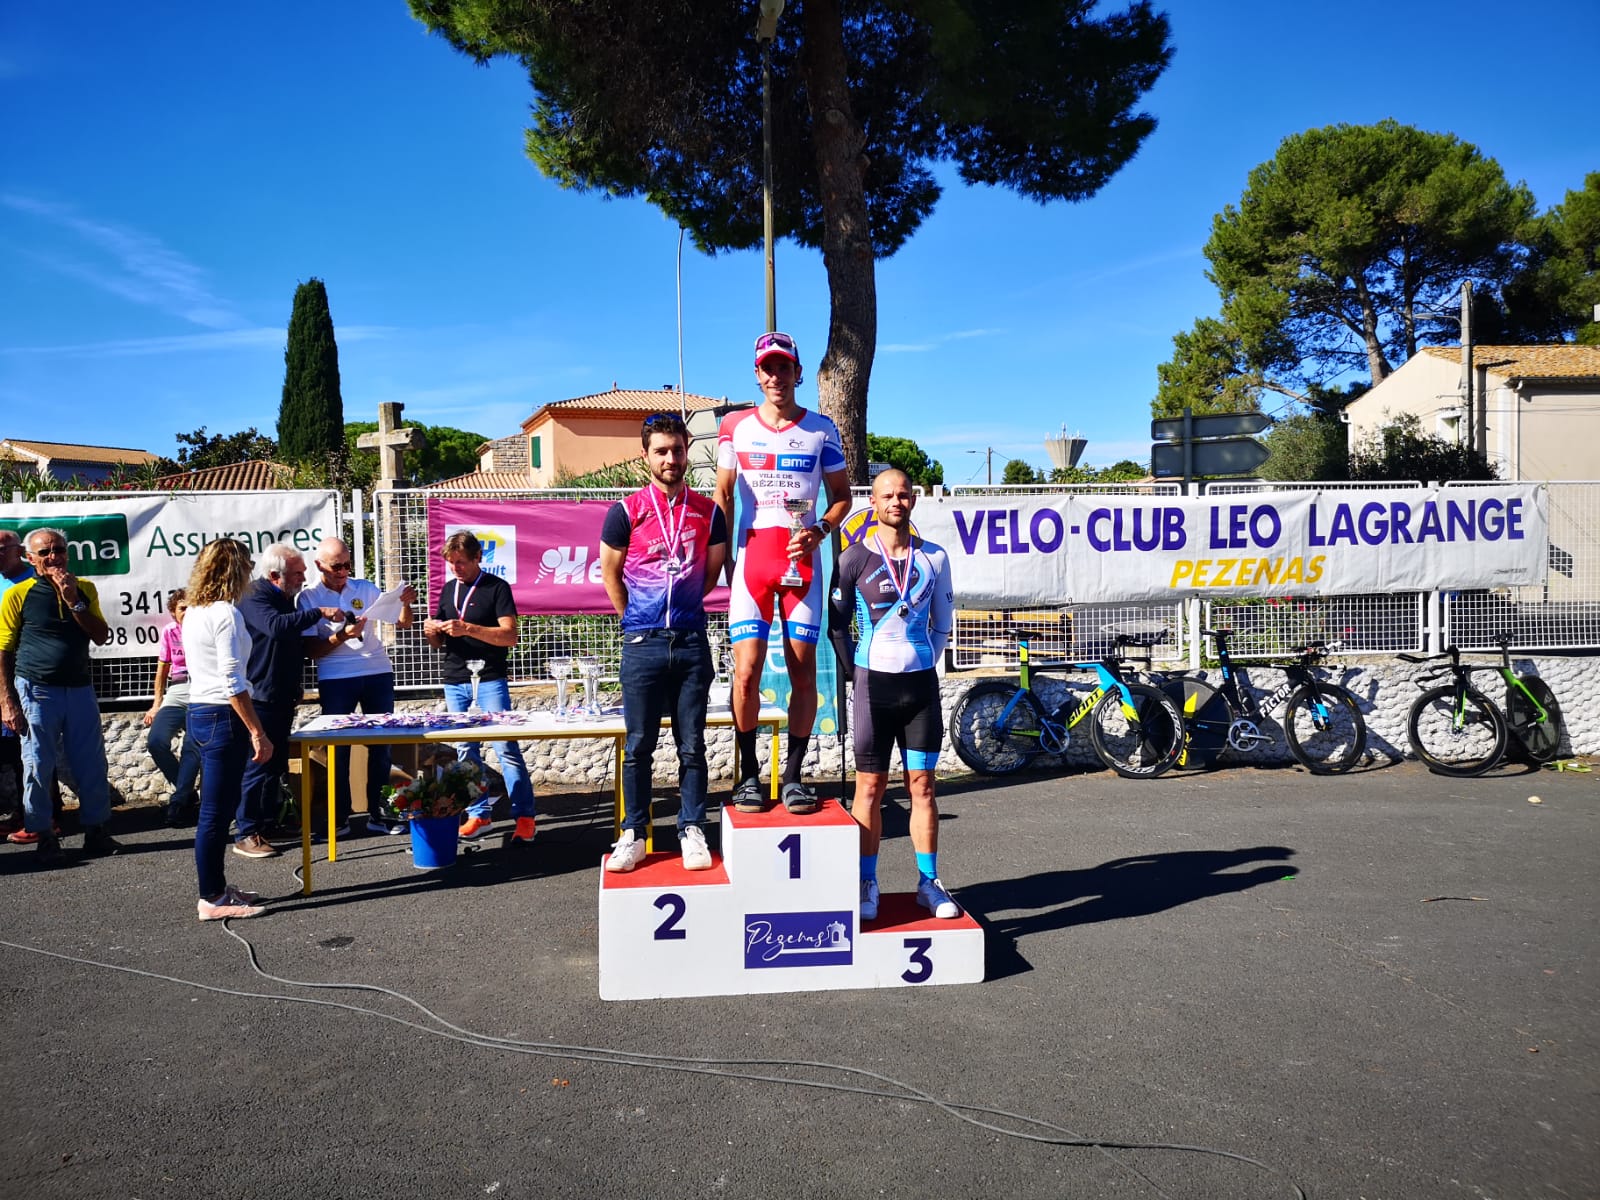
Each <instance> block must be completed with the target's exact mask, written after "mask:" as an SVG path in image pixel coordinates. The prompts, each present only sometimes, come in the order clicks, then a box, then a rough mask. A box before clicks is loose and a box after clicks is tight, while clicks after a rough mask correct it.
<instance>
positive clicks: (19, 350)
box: [0, 325, 395, 358]
mask: <svg viewBox="0 0 1600 1200" xmlns="http://www.w3.org/2000/svg"><path fill="white" fill-rule="evenodd" d="M394 332H395V331H394V330H393V329H392V328H390V327H389V326H386V325H347V326H343V327H341V328H337V329H335V330H334V336H335V338H336V339H337V340H338V341H339V343H340V344H341V345H347V344H353V343H355V342H366V341H374V340H377V339H379V338H385V337H389V336H390V335H392V334H393V333H394ZM287 340H288V330H287V329H286V328H282V327H279V326H256V327H254V328H251V329H226V330H219V331H217V332H215V333H184V334H176V335H173V336H170V337H150V338H120V339H117V340H114V341H109V342H80V343H76V344H73V345H65V346H0V354H10V355H39V356H44V355H70V356H72V357H74V358H138V357H144V356H146V355H152V354H200V353H206V352H210V351H216V350H255V349H260V348H271V349H276V350H280V351H281V350H282V349H283V346H284V343H285V342H286V341H287Z"/></svg>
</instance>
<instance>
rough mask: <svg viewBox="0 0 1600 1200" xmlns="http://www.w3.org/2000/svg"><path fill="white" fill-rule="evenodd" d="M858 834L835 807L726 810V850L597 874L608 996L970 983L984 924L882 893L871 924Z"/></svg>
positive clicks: (654, 859)
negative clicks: (703, 867)
mask: <svg viewBox="0 0 1600 1200" xmlns="http://www.w3.org/2000/svg"><path fill="white" fill-rule="evenodd" d="M859 839H860V833H859V830H858V828H857V826H856V823H855V821H854V820H853V819H852V818H851V817H850V815H849V814H848V813H846V812H845V811H844V810H843V809H842V808H841V807H840V806H839V804H838V803H837V802H836V801H833V800H828V801H825V802H824V804H823V807H822V809H821V811H820V812H817V813H815V814H812V815H811V816H805V817H792V816H790V815H789V814H788V813H787V812H785V811H784V809H783V808H782V807H781V806H777V807H775V808H773V809H769V810H768V811H767V812H764V813H756V814H750V813H741V812H737V811H735V810H734V809H733V808H732V807H731V806H730V807H728V808H725V809H724V810H723V815H722V857H721V858H720V859H717V860H716V861H715V862H714V865H713V867H712V869H711V870H709V871H685V870H684V869H683V867H682V865H681V863H680V861H679V858H678V855H676V854H652V855H649V856H647V857H646V859H645V861H644V862H643V863H642V864H641V865H640V866H639V867H638V868H637V869H636V870H634V871H631V872H628V873H626V874H620V875H613V874H610V873H608V872H606V870H605V869H604V866H603V864H602V867H601V871H600V956H599V957H600V996H601V998H602V999H605V1000H648V999H657V998H661V997H667V996H734V995H743V994H750V993H762V992H798V991H822V990H831V989H840V988H871V987H917V986H921V985H923V984H944V983H975V982H978V981H980V980H982V978H983V930H982V929H981V928H980V927H979V925H978V923H977V922H976V921H974V920H973V919H972V918H971V917H969V916H966V915H965V914H963V915H962V916H961V917H959V918H957V919H956V920H953V921H950V920H946V921H941V920H937V919H935V918H933V917H932V916H931V915H930V914H928V913H927V912H926V911H925V910H923V909H922V908H920V907H919V906H918V905H917V903H916V897H915V896H914V895H912V894H910V893H904V894H900V893H891V894H886V895H885V896H883V898H882V902H881V904H880V906H879V915H878V917H877V919H876V920H874V921H870V922H867V923H866V925H865V926H864V927H863V925H862V922H861V915H860V914H861V910H860V870H859V862H860V840H859Z"/></svg>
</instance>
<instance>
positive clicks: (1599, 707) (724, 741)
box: [105, 654, 1600, 802]
mask: <svg viewBox="0 0 1600 1200" xmlns="http://www.w3.org/2000/svg"><path fill="white" fill-rule="evenodd" d="M1474 658H1475V661H1484V662H1487V661H1489V659H1488V658H1487V656H1483V657H1481V658H1479V657H1478V656H1474ZM1513 661H1514V662H1515V664H1516V665H1517V666H1518V667H1519V668H1522V669H1526V668H1527V667H1529V666H1532V667H1533V668H1534V669H1535V670H1536V671H1537V673H1538V674H1539V675H1541V676H1542V677H1543V678H1544V679H1545V681H1546V682H1547V683H1549V685H1550V687H1551V688H1552V689H1553V690H1554V692H1555V694H1556V697H1557V699H1559V700H1560V701H1561V707H1562V710H1563V713H1564V715H1565V718H1566V724H1567V738H1568V741H1567V743H1565V744H1563V746H1562V751H1561V753H1562V755H1563V756H1564V757H1567V756H1571V755H1577V754H1600V656H1596V655H1589V654H1583V655H1543V656H1527V655H1519V656H1517V657H1516V658H1514V660H1513ZM1246 668H1247V670H1248V669H1250V668H1249V665H1248V664H1246ZM1427 672H1428V668H1425V667H1420V666H1413V665H1411V664H1409V663H1401V662H1396V661H1395V660H1394V659H1392V658H1383V659H1371V660H1364V659H1347V660H1339V661H1338V662H1335V663H1332V664H1330V666H1329V669H1328V670H1327V671H1325V672H1324V675H1325V677H1326V678H1328V679H1330V680H1332V681H1334V682H1337V683H1340V684H1343V685H1344V686H1345V687H1347V688H1349V689H1350V690H1351V691H1352V692H1354V693H1355V694H1356V696H1357V697H1358V698H1359V699H1360V700H1361V703H1362V714H1363V715H1364V716H1365V717H1366V720H1367V729H1368V741H1367V746H1368V751H1369V753H1370V754H1372V755H1374V756H1375V757H1376V758H1378V759H1379V760H1385V759H1387V760H1399V759H1402V758H1405V757H1407V756H1408V755H1409V751H1408V749H1407V746H1406V732H1405V722H1406V714H1407V712H1408V711H1409V710H1410V707H1411V702H1412V700H1413V699H1414V698H1415V697H1416V695H1417V687H1416V682H1415V681H1416V680H1417V679H1418V678H1420V677H1421V676H1422V675H1424V674H1426V673H1427ZM1200 675H1201V677H1202V678H1206V679H1209V680H1210V681H1211V682H1213V683H1215V682H1217V675H1218V673H1217V672H1216V671H1214V670H1213V671H1202V672H1200ZM979 678H983V676H981V675H978V674H975V673H971V672H963V673H962V674H959V675H951V676H949V677H947V678H946V679H945V681H944V683H943V688H942V696H943V702H944V710H945V717H946V725H947V726H948V724H949V720H948V718H949V715H950V710H951V708H952V707H953V706H954V705H955V703H956V702H957V701H958V700H959V699H960V698H961V696H962V694H963V693H965V691H966V690H967V688H969V687H971V686H972V684H973V682H974V681H975V680H976V679H979ZM1067 678H1068V679H1071V678H1072V677H1071V676H1068V677H1067ZM1253 678H1254V679H1255V680H1256V681H1257V683H1258V684H1259V685H1260V686H1261V688H1263V689H1265V690H1270V689H1271V688H1274V687H1276V686H1277V684H1278V683H1279V681H1280V680H1281V679H1282V676H1281V675H1280V674H1279V673H1278V672H1276V671H1274V670H1272V669H1270V668H1267V667H1261V668H1256V669H1255V670H1254V675H1253ZM1481 679H1482V686H1484V687H1485V688H1487V689H1488V692H1489V695H1490V696H1491V697H1492V698H1494V699H1495V701H1496V702H1497V703H1499V702H1501V701H1502V699H1503V697H1502V694H1501V691H1502V689H1501V687H1500V686H1499V681H1498V680H1496V679H1494V678H1493V677H1492V676H1482V677H1481ZM1086 681H1087V676H1079V677H1078V686H1080V687H1081V686H1082V685H1083V683H1084V682H1086ZM1037 687H1038V690H1039V691H1040V692H1041V693H1042V694H1043V695H1044V697H1045V698H1046V700H1047V701H1048V700H1050V699H1051V698H1052V697H1054V696H1056V695H1057V694H1058V693H1063V692H1065V691H1066V690H1067V685H1066V684H1064V683H1061V682H1059V681H1058V680H1057V679H1056V677H1055V676H1042V677H1041V681H1040V682H1039V683H1038V684H1037ZM613 699H614V697H613ZM436 703H437V702H436V701H434V702H428V701H414V702H406V703H403V704H402V705H401V707H403V708H406V709H425V708H428V707H430V706H432V705H434V704H436ZM513 703H515V704H516V706H517V707H518V708H519V709H523V710H530V711H531V710H535V709H540V708H546V709H547V708H550V707H551V706H552V704H553V699H552V696H551V689H549V688H548V687H545V688H528V689H524V690H519V691H518V692H516V693H514V695H513ZM316 715H317V709H316V706H315V705H306V706H304V707H303V708H302V709H301V716H300V720H301V721H302V722H303V721H306V720H310V719H311V718H312V717H314V716H316ZM140 716H141V714H139V713H115V714H108V715H107V716H106V718H105V730H106V752H107V757H108V759H109V761H110V768H111V780H112V783H113V785H114V786H115V787H116V788H118V789H119V790H120V791H121V792H122V794H123V795H124V796H126V797H127V798H128V799H130V800H132V801H134V802H148V801H153V800H156V799H158V798H161V797H164V796H165V794H166V781H165V780H164V779H162V778H161V775H160V772H158V771H157V770H156V769H155V766H154V764H153V763H152V762H151V761H150V756H149V754H148V753H147V752H146V750H145V735H146V730H145V727H144V726H143V725H142V724H141V723H140ZM1079 728H1080V730H1081V729H1082V728H1083V727H1082V726H1080V727H1079ZM706 744H707V752H708V755H709V758H710V767H711V778H712V779H713V780H714V781H715V780H727V779H728V778H729V777H730V775H731V773H732V770H733V734H732V732H731V731H730V730H727V729H720V730H718V729H713V730H712V731H710V733H709V734H708V736H707V739H706ZM758 744H759V746H760V755H761V760H762V762H763V764H765V762H766V759H767V754H768V746H769V739H768V738H767V737H765V736H763V737H762V738H760V739H759V743H758ZM524 754H525V755H526V757H527V760H528V767H529V770H530V772H531V774H532V776H533V781H534V784H535V786H538V785H541V784H542V785H546V786H562V787H583V786H599V785H601V784H603V783H605V782H607V781H609V780H610V779H611V769H612V768H611V762H612V759H611V755H612V743H611V741H610V740H609V739H605V740H586V741H580V740H577V739H566V738H562V739H547V740H542V741H533V742H528V743H526V744H525V746H524ZM491 757H492V756H491ZM1067 757H1068V760H1069V761H1070V762H1075V763H1083V764H1089V763H1093V762H1094V761H1095V759H1094V751H1093V750H1092V749H1091V748H1090V746H1089V743H1088V739H1087V737H1077V738H1074V740H1073V744H1072V747H1071V749H1070V750H1069V752H1068V756H1067ZM1251 758H1252V759H1254V760H1255V761H1262V762H1274V761H1288V760H1289V752H1288V747H1287V746H1286V745H1284V744H1283V743H1282V742H1281V740H1280V741H1279V742H1277V743H1276V744H1275V745H1273V746H1270V747H1263V748H1262V749H1261V750H1259V751H1257V752H1256V753H1255V754H1254V755H1252V756H1251ZM655 765H656V777H657V779H658V780H660V781H662V782H668V781H671V780H674V779H675V778H676V775H677V756H676V753H675V752H674V750H673V747H672V739H671V735H670V733H667V732H664V733H663V735H662V741H661V745H660V747H659V748H658V749H657V751H656V764H655ZM940 768H941V772H949V773H955V772H960V771H962V770H964V769H965V768H964V767H963V765H962V763H961V761H960V760H959V759H958V758H957V757H956V756H955V753H954V751H952V750H951V749H950V745H949V737H948V733H947V735H946V739H945V754H944V755H943V757H942V758H941V761H940ZM839 769H840V751H839V740H838V738H836V737H833V736H826V737H819V738H813V739H812V743H811V749H810V752H809V754H808V755H807V758H806V774H807V776H808V777H809V778H811V779H815V780H822V779H830V778H837V777H838V774H839Z"/></svg>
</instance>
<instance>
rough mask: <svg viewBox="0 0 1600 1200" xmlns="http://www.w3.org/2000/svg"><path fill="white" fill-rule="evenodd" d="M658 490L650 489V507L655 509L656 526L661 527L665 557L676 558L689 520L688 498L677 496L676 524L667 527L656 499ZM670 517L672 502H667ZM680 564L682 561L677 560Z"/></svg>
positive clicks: (659, 503)
mask: <svg viewBox="0 0 1600 1200" xmlns="http://www.w3.org/2000/svg"><path fill="white" fill-rule="evenodd" d="M659 490H660V489H659V488H656V487H652V488H651V489H650V507H651V508H653V509H655V513H656V524H657V525H659V526H660V527H661V537H662V540H663V541H665V542H666V546H667V557H668V558H678V547H679V545H680V544H681V543H682V541H683V526H684V523H685V522H687V521H688V519H689V497H688V496H686V495H683V494H681V493H680V494H679V496H678V523H677V524H676V525H669V524H668V523H667V518H666V517H663V516H662V515H661V502H660V501H659V500H657V499H656V492H658V491H659ZM671 515H672V501H671V500H668V501H667V516H671ZM679 561H680V562H681V561H682V560H681V559H679Z"/></svg>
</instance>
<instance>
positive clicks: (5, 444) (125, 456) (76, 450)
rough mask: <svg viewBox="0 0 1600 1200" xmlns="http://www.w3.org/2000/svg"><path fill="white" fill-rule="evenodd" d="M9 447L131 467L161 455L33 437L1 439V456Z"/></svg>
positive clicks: (64, 458) (66, 460)
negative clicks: (124, 464)
mask: <svg viewBox="0 0 1600 1200" xmlns="http://www.w3.org/2000/svg"><path fill="white" fill-rule="evenodd" d="M7 449H16V450H24V451H26V452H27V453H28V454H30V455H35V454H36V455H38V456H39V457H40V458H51V459H60V460H62V461H63V462H81V463H113V464H114V463H126V464H127V465H128V466H130V467H138V466H143V465H144V464H145V463H147V462H153V461H154V460H155V459H157V458H160V457H161V456H160V455H159V454H152V453H150V451H148V450H134V449H131V448H129V447H126V446H82V445H78V444H77V443H75V442H36V441H34V440H33V439H32V438H5V439H4V440H0V457H4V456H5V451H6V450H7Z"/></svg>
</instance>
